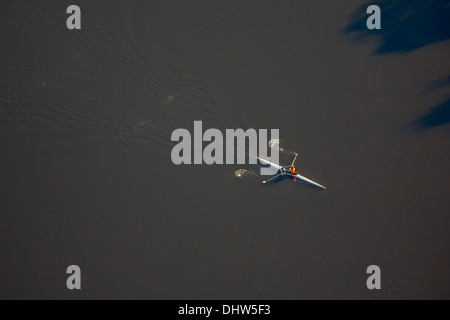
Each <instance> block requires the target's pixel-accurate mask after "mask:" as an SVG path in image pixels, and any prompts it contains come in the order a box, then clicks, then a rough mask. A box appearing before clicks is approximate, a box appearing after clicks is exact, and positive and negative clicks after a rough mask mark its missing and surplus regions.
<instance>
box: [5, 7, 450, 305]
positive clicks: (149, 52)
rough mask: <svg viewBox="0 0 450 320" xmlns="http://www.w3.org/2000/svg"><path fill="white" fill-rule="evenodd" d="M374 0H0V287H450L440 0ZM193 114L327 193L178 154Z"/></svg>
mask: <svg viewBox="0 0 450 320" xmlns="http://www.w3.org/2000/svg"><path fill="white" fill-rule="evenodd" d="M75 2H76V4H78V5H79V6H80V7H81V12H82V30H79V31H76V30H74V31H69V30H68V29H67V28H66V19H67V17H68V15H67V14H66V13H65V12H66V8H67V7H68V6H69V5H71V4H75ZM375 3H379V4H380V7H381V9H382V28H383V29H382V30H381V31H368V30H366V29H364V23H365V20H364V19H365V13H364V10H365V7H366V6H367V3H366V2H364V1H345V2H344V1H325V0H323V1H281V2H280V1H213V0H209V1H206V0H205V1H197V0H196V1H106V0H102V1H98V0H96V1H81V0H78V1H56V0H54V1H20V0H15V1H12V0H6V1H5V0H3V1H2V2H1V3H0V41H1V44H0V47H1V49H0V124H1V126H0V137H1V143H0V148H1V155H2V157H1V160H0V168H1V169H0V170H1V181H2V183H1V188H2V190H1V202H0V299H8V298H31V299H34V298H149V299H161V298H165V299H188V298H189V299H206V298H208V299H219V298H220V299H263V298H264V299H302V298H352V299H372V298H375V299H376V298H450V277H449V270H450V258H449V252H450V236H449V231H448V230H449V222H450V210H449V205H450V188H449V186H448V182H449V179H450V170H449V169H450V166H449V159H450V158H449V156H450V133H449V123H450V112H449V105H450V104H449V101H448V99H449V96H450V81H449V75H450V60H449V53H450V42H449V41H448V40H449V37H450V36H449V34H448V30H450V28H449V24H448V20H446V18H447V17H448V10H449V1H429V2H427V3H429V4H430V5H429V6H428V7H426V8H424V7H423V6H422V5H420V4H419V2H417V1H409V2H408V3H406V2H405V1H391V2H390V4H387V2H386V1H378V2H377V1H375ZM417 12H426V13H427V14H423V15H418V14H417ZM400 17H401V18H400ZM384 18H385V20H386V21H385V24H384V20H383V19H384ZM445 27H447V30H445ZM369 32H374V33H371V34H369ZM407 39H412V40H410V41H408V40H407ZM194 120H202V121H203V123H204V126H205V127H214V128H219V129H221V130H224V129H227V128H230V129H232V128H239V127H242V128H279V129H280V134H281V139H282V140H283V146H284V147H285V148H286V149H289V150H295V151H298V152H299V153H300V158H299V159H298V160H297V167H298V169H299V170H300V172H301V173H302V174H304V175H305V176H307V177H310V178H311V179H313V180H316V181H318V182H320V183H322V184H324V185H326V186H327V188H328V189H327V190H326V191H323V192H321V191H318V190H316V189H314V188H312V187H309V186H306V185H302V184H293V183H292V182H290V181H283V182H280V183H276V184H274V185H271V186H267V187H261V186H260V185H259V182H260V178H259V177H256V176H255V177H253V176H250V177H247V178H246V179H238V178H236V177H235V176H234V172H235V170H237V169H239V168H243V167H245V168H247V169H250V168H251V167H250V166H240V165H235V166H234V165H233V166H225V165H224V166H220V165H216V166H206V165H195V166H194V165H191V166H189V165H184V166H175V165H174V164H172V161H171V158H170V151H171V147H172V144H171V143H170V135H171V133H172V131H173V130H174V129H176V128H180V127H187V128H189V129H190V128H192V125H193V121H194ZM288 159H289V155H286V154H284V155H283V160H285V161H287V160H288ZM253 169H254V170H255V171H257V168H253ZM72 264H76V265H79V266H80V267H81V270H82V290H81V291H80V292H71V291H69V290H67V288H66V277H67V275H66V273H65V271H66V268H67V266H69V265H72ZM372 264H376V265H379V266H380V267H381V270H382V290H380V291H376V292H374V291H369V290H368V289H367V288H366V278H367V275H366V273H365V272H366V268H367V267H368V266H369V265H372Z"/></svg>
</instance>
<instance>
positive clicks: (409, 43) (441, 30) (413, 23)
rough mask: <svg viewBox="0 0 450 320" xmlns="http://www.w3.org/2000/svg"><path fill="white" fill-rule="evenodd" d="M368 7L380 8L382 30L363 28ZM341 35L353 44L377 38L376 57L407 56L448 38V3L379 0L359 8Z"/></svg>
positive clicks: (449, 13)
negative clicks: (388, 54) (383, 55)
mask: <svg viewBox="0 0 450 320" xmlns="http://www.w3.org/2000/svg"><path fill="white" fill-rule="evenodd" d="M369 5H377V6H379V7H380V9H381V30H368V29H367V26H366V21H367V18H368V17H369V14H367V13H366V9H367V7H368V6H369ZM344 34H350V35H353V37H354V40H355V42H356V43H360V42H364V41H367V40H370V39H377V40H378V45H377V48H376V49H375V51H374V53H375V54H387V53H408V52H411V51H413V50H416V49H419V48H421V47H424V46H426V45H429V44H432V43H437V42H440V41H445V40H448V39H450V0H378V1H369V2H367V4H365V5H363V6H360V7H358V8H357V9H356V10H355V12H354V13H353V14H352V15H351V17H350V22H349V24H348V25H347V27H346V28H345V30H344Z"/></svg>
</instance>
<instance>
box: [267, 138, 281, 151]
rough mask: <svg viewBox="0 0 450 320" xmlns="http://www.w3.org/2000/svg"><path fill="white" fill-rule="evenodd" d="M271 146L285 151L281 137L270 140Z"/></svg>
mask: <svg viewBox="0 0 450 320" xmlns="http://www.w3.org/2000/svg"><path fill="white" fill-rule="evenodd" d="M269 147H270V148H271V149H273V150H279V151H284V148H283V147H282V146H281V140H280V139H272V140H270V141H269Z"/></svg>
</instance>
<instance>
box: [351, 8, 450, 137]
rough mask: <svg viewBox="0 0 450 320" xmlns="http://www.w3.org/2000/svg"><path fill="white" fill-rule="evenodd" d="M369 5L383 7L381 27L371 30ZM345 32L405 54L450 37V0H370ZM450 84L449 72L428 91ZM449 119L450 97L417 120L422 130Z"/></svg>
mask: <svg viewBox="0 0 450 320" xmlns="http://www.w3.org/2000/svg"><path fill="white" fill-rule="evenodd" d="M369 5H378V6H379V7H380V9H381V30H368V29H367V26H366V21H367V18H368V17H369V16H370V15H369V14H367V13H366V9H367V7H368V6H369ZM343 33H344V34H345V35H351V36H352V37H353V41H354V43H356V44H359V43H363V42H366V41H369V40H376V41H377V45H376V48H375V49H374V51H373V54H376V55H383V54H395V53H397V54H406V53H409V52H411V51H414V50H416V49H420V48H423V47H425V46H427V45H430V44H433V43H438V42H441V41H446V40H449V39H450V0H378V1H368V2H367V3H366V4H365V5H362V6H360V7H358V8H357V9H356V10H355V12H354V13H353V14H352V15H351V17H350V21H349V23H348V25H347V26H346V28H345V29H344V31H343ZM449 85H450V75H449V76H447V77H444V78H442V79H440V80H438V81H436V82H435V83H433V84H432V85H430V87H428V88H427V89H426V90H425V92H428V91H431V90H435V89H439V88H442V87H446V86H449ZM449 123H450V97H449V98H448V99H447V101H445V102H443V103H441V104H439V105H436V106H433V107H432V108H431V109H430V110H429V111H428V112H427V113H425V114H424V115H423V116H421V117H420V118H419V119H417V120H416V121H415V122H414V128H415V129H419V130H423V129H428V128H433V127H437V126H442V125H446V124H449Z"/></svg>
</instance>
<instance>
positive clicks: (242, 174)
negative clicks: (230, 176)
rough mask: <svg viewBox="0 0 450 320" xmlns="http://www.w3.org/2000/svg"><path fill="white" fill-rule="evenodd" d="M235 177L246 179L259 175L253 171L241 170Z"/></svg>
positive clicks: (237, 171)
mask: <svg viewBox="0 0 450 320" xmlns="http://www.w3.org/2000/svg"><path fill="white" fill-rule="evenodd" d="M234 175H235V177H236V178H245V177H248V176H256V175H257V174H256V173H255V172H253V171H252V170H246V169H239V170H236V172H235V173H234Z"/></svg>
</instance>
